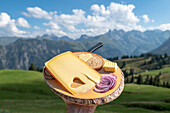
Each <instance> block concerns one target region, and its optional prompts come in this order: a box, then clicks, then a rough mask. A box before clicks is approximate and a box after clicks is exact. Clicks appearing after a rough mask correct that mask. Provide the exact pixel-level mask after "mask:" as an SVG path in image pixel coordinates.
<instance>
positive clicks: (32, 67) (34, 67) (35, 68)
mask: <svg viewBox="0 0 170 113" xmlns="http://www.w3.org/2000/svg"><path fill="white" fill-rule="evenodd" d="M29 70H34V71H37V67H36V66H35V65H34V64H33V63H32V64H31V66H30V67H29Z"/></svg>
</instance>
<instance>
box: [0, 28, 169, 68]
mask: <svg viewBox="0 0 170 113" xmlns="http://www.w3.org/2000/svg"><path fill="white" fill-rule="evenodd" d="M169 37H170V31H159V30H154V31H145V32H140V31H135V30H133V31H129V32H125V31H123V30H113V31H111V30H109V31H108V32H107V33H105V34H102V35H98V36H93V37H92V36H87V35H82V36H81V37H80V38H79V39H77V40H72V39H70V38H69V37H67V36H65V37H57V36H55V35H48V34H46V35H43V36H42V37H37V38H32V39H28V38H16V39H15V40H13V42H12V41H11V40H12V39H13V37H12V38H4V39H6V40H9V41H8V42H10V43H9V44H8V45H0V69H28V67H29V66H30V64H31V63H34V64H35V65H36V66H38V67H43V66H44V63H45V61H47V60H49V59H50V58H52V57H54V56H55V55H58V54H60V53H62V52H65V51H87V50H88V49H90V48H91V47H92V46H94V45H95V44H97V43H98V42H102V43H103V45H104V46H103V47H102V48H100V49H98V50H96V51H95V53H97V54H99V55H101V56H102V57H104V58H108V57H116V56H118V57H121V56H123V55H140V54H141V53H146V52H149V51H151V50H153V49H155V48H158V47H159V46H160V45H161V44H162V43H163V42H164V41H165V40H167V39H168V38H169ZM1 38H2V37H1ZM1 43H3V42H1ZM164 43H165V44H163V45H164V46H165V45H167V46H166V48H167V47H168V48H169V46H168V45H169V43H170V42H169V39H168V40H167V41H165V42H164ZM164 46H161V48H162V49H161V50H160V49H159V50H158V52H159V51H162V52H164V51H165V52H168V51H169V49H167V50H166V49H165V47H164ZM155 51H156V50H155ZM153 52H154V51H153ZM168 53H169V52H168Z"/></svg>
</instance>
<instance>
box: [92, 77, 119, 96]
mask: <svg viewBox="0 0 170 113" xmlns="http://www.w3.org/2000/svg"><path fill="white" fill-rule="evenodd" d="M116 79H117V76H116V75H114V74H104V75H102V76H101V81H100V83H97V84H96V87H95V88H94V91H96V92H98V93H105V92H107V91H109V90H110V89H112V88H114V87H115V86H116Z"/></svg>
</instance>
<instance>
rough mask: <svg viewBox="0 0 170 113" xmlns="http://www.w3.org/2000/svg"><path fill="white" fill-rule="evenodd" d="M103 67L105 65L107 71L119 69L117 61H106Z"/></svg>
mask: <svg viewBox="0 0 170 113" xmlns="http://www.w3.org/2000/svg"><path fill="white" fill-rule="evenodd" d="M103 67H104V70H105V71H110V72H114V71H116V70H117V63H115V62H105V64H104V66H103Z"/></svg>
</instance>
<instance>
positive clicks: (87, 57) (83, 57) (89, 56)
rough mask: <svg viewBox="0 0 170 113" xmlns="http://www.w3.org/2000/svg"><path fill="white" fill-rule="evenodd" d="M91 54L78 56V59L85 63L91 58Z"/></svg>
mask: <svg viewBox="0 0 170 113" xmlns="http://www.w3.org/2000/svg"><path fill="white" fill-rule="evenodd" d="M92 57H93V56H92V54H80V55H79V58H80V59H82V60H84V61H85V62H87V60H88V59H90V58H92Z"/></svg>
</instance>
